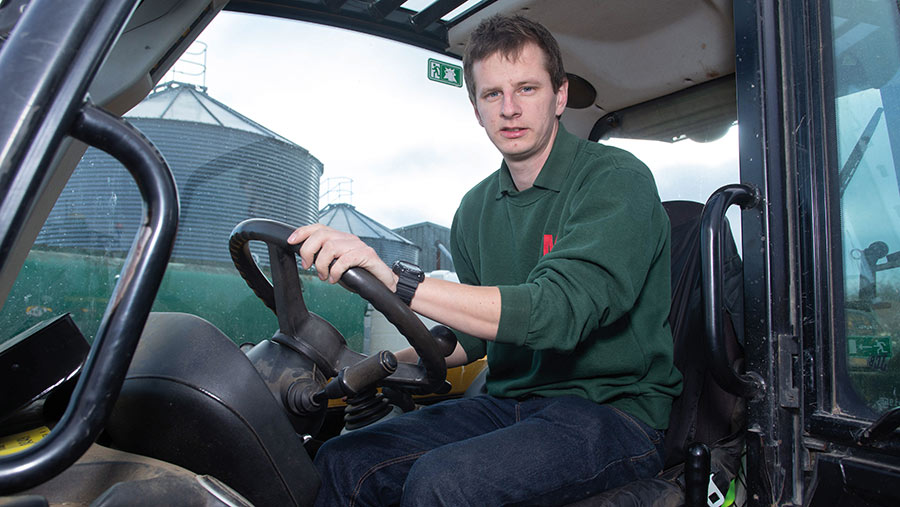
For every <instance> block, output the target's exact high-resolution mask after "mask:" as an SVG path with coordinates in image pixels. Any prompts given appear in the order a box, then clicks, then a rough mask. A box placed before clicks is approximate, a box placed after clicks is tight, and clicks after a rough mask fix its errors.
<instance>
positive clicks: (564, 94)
mask: <svg viewBox="0 0 900 507" xmlns="http://www.w3.org/2000/svg"><path fill="white" fill-rule="evenodd" d="M568 102H569V80H568V79H566V80H565V81H563V84H562V86H560V87H559V90H557V91H556V116H560V115H561V114H563V111H565V110H566V103H568Z"/></svg>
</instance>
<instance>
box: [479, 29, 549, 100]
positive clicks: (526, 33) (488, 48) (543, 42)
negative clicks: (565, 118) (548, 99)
mask: <svg viewBox="0 0 900 507" xmlns="http://www.w3.org/2000/svg"><path fill="white" fill-rule="evenodd" d="M529 42H531V43H534V44H536V45H537V46H538V47H539V48H540V49H541V52H542V53H543V54H544V67H545V68H546V69H547V73H548V74H550V82H551V83H552V84H553V92H554V93H556V91H557V90H559V88H560V87H561V86H562V85H563V83H564V82H565V81H566V71H565V69H563V62H562V56H561V55H560V51H559V44H557V42H556V39H555V38H553V35H552V34H551V33H550V31H549V30H547V29H546V28H544V26H543V25H541V24H540V23H538V22H536V21H532V20H530V19H528V18H526V17H524V16H519V15H516V16H502V15H500V14H497V15H494V16H491V17H490V18H488V19H486V20H484V21H482V22H481V23H480V24H479V25H478V27H477V28H475V31H473V32H472V34H471V35H470V36H469V43H468V45H466V53H465V55H464V56H463V74H464V76H465V81H466V89H467V90H468V91H469V99H471V100H472V101H473V102H474V101H475V78H474V76H473V75H472V67H473V66H474V65H475V62H478V61H481V60H484V59H486V58H488V57H490V56H492V55H494V54H495V53H499V54H500V55H501V56H503V57H505V58H509V59H511V60H515V59H517V58H518V57H519V53H520V52H521V51H522V48H524V47H525V45H526V44H528V43H529Z"/></svg>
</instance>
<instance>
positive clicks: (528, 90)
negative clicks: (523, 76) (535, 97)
mask: <svg viewBox="0 0 900 507" xmlns="http://www.w3.org/2000/svg"><path fill="white" fill-rule="evenodd" d="M533 91H534V87H533V86H523V87H522V93H531V92H533Z"/></svg>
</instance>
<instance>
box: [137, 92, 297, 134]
mask: <svg viewBox="0 0 900 507" xmlns="http://www.w3.org/2000/svg"><path fill="white" fill-rule="evenodd" d="M125 117H127V118H162V119H166V120H176V121H189V122H197V123H206V124H209V125H220V126H222V127H228V128H233V129H239V130H245V131H247V132H253V133H255V134H260V135H264V136H266V137H274V138H276V139H278V140H280V141H283V142H286V143H290V144H295V143H292V142H291V141H289V140H287V139H285V138H284V137H282V136H280V135H278V134H276V133H275V132H273V131H271V130H269V129H267V128H266V127H263V126H262V125H260V124H259V123H256V122H255V121H253V120H251V119H250V118H247V117H246V116H244V115H242V114H241V113H238V112H237V111H235V110H233V109H231V108H230V107H228V106H226V105H225V104H223V103H221V102H219V101H218V100H216V99H214V98H212V97H210V96H209V95H207V94H206V91H205V87H200V86H197V85H192V84H187V83H180V82H177V81H170V82H168V83H165V84H161V85H159V86H157V87H156V88H155V89H154V90H153V92H152V93H151V94H150V95H149V96H148V97H147V98H145V99H144V100H143V101H141V103H140V104H138V105H137V106H135V107H134V108H133V109H132V110H131V111H129V112H128V113H126V114H125Z"/></svg>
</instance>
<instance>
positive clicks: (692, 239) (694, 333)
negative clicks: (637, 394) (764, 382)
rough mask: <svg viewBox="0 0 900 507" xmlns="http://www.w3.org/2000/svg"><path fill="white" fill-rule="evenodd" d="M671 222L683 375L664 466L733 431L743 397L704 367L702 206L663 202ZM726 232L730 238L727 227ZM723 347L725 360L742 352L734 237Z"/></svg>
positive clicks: (674, 324) (729, 248)
mask: <svg viewBox="0 0 900 507" xmlns="http://www.w3.org/2000/svg"><path fill="white" fill-rule="evenodd" d="M663 206H664V207H665V209H666V212H667V213H668V214H669V221H670V222H671V225H672V243H671V244H672V307H671V312H670V314H669V325H670V326H671V328H672V335H673V340H674V352H675V366H676V367H677V368H678V369H679V370H680V371H681V373H682V375H683V376H684V381H683V390H682V394H681V396H679V397H678V398H676V400H675V401H674V403H673V404H672V413H671V415H670V417H669V429H668V430H667V431H666V465H665V468H669V467H670V466H672V465H675V464H678V463H681V462H683V461H684V455H685V447H686V445H687V444H688V443H691V442H703V443H706V444H708V445H712V444H713V443H715V442H716V441H718V440H720V439H722V438H724V437H726V436H728V435H731V434H732V433H734V432H735V431H738V430H739V428H740V426H741V424H742V421H741V420H740V419H741V416H742V412H743V402H742V400H741V399H740V398H739V397H737V396H734V395H732V394H729V393H727V392H725V391H724V390H723V389H722V388H720V387H719V385H718V384H717V383H716V382H715V380H714V379H713V377H712V375H711V373H710V372H709V369H708V363H707V361H708V359H707V354H706V351H705V349H706V341H705V340H704V333H705V330H704V311H703V298H702V291H703V287H702V283H701V282H702V279H701V278H702V277H701V267H700V260H701V259H700V218H701V214H702V212H703V205H702V204H700V203H698V202H692V201H667V202H664V203H663ZM728 232H729V234H728V235H727V237H728V238H730V237H731V234H730V231H728ZM724 268H725V269H724V275H725V276H724V278H725V307H726V308H725V310H726V313H725V314H726V321H725V324H726V325H725V330H726V339H727V341H728V343H727V344H726V348H727V350H728V352H729V361H731V362H732V364H735V362H736V361H739V360H740V358H741V357H742V352H741V345H740V344H741V342H742V339H741V334H740V333H741V332H742V330H743V313H742V312H743V290H742V282H743V279H742V266H741V258H740V256H738V253H737V248H736V247H735V244H734V241H733V240H731V241H726V249H725V266H724Z"/></svg>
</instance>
